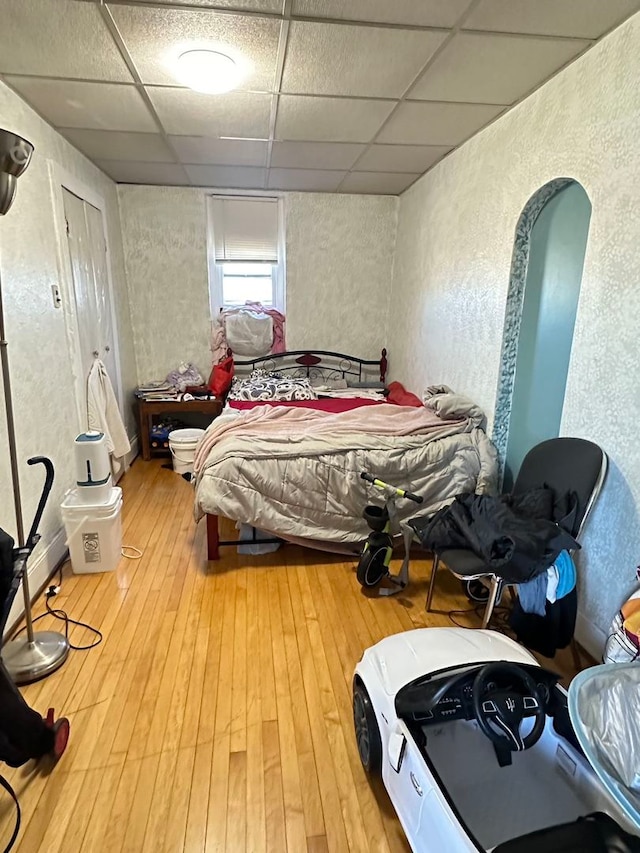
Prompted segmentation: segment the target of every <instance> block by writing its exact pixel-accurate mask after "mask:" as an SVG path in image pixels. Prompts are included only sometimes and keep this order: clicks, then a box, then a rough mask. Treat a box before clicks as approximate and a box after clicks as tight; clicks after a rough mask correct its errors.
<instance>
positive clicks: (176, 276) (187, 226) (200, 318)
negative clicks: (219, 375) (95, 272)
mask: <svg viewBox="0 0 640 853" xmlns="http://www.w3.org/2000/svg"><path fill="white" fill-rule="evenodd" d="M118 195H119V197H120V216H121V219H122V236H123V245H124V251H125V263H126V269H127V281H128V285H129V298H130V304H131V322H132V324H133V334H134V340H135V350H136V361H137V366H138V379H139V380H140V382H147V381H149V380H150V379H156V378H157V379H160V378H163V377H165V376H166V375H167V373H169V371H170V370H173V369H174V368H175V367H177V366H178V365H179V364H180V362H182V361H191V362H193V363H194V364H196V365H197V366H198V367H199V368H200V370H201V371H202V372H203V374H204V373H206V371H207V370H208V369H209V367H210V364H211V355H210V351H209V328H210V323H211V318H210V310H209V285H208V273H207V231H206V211H205V195H204V193H203V192H201V191H199V190H193V189H179V188H173V187H142V186H124V185H123V186H120V187H118ZM207 377H208V373H206V376H205V379H206V378H207Z"/></svg>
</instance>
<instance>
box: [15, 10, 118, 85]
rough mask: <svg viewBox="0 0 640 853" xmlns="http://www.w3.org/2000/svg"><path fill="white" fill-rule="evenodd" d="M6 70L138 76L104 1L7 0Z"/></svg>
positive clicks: (109, 77)
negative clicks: (103, 11) (103, 10)
mask: <svg viewBox="0 0 640 853" xmlns="http://www.w3.org/2000/svg"><path fill="white" fill-rule="evenodd" d="M0 5H1V7H2V9H1V11H2V24H1V25H0V73H4V74H41V75H43V76H49V77H86V78H89V79H92V80H116V81H117V80H121V81H126V82H132V78H131V75H130V74H129V71H128V69H127V66H126V65H125V63H124V61H123V59H122V57H121V56H120V53H119V52H118V49H117V48H116V45H115V42H114V41H113V39H112V38H111V35H110V33H109V30H108V29H107V26H106V24H105V23H104V21H103V20H102V17H101V15H100V12H99V11H98V7H97V6H95V5H93V4H90V3H75V2H73V0H55V11H54V10H53V9H52V6H53V5H54V4H52V2H51V0H2V3H1V4H0Z"/></svg>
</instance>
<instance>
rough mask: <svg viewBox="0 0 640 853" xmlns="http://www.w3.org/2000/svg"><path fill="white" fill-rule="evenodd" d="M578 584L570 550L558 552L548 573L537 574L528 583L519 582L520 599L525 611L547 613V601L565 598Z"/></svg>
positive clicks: (539, 614) (551, 601) (543, 614)
mask: <svg viewBox="0 0 640 853" xmlns="http://www.w3.org/2000/svg"><path fill="white" fill-rule="evenodd" d="M575 585H576V567H575V565H574V562H573V559H572V558H571V555H570V554H569V552H568V551H562V552H561V553H560V554H558V556H557V558H556V561H555V563H554V564H553V565H552V566H549V568H548V569H547V572H546V574H544V573H542V574H539V575H536V577H535V578H533V580H530V581H527V583H521V584H518V600H519V601H520V606H521V607H522V609H523V610H524V612H525V613H535V614H537V615H538V616H545V615H546V606H547V601H549V602H550V603H551V604H553V603H554V602H555V601H558V600H560V599H561V598H564V597H565V595H568V594H569V593H570V592H571V590H572V589H575Z"/></svg>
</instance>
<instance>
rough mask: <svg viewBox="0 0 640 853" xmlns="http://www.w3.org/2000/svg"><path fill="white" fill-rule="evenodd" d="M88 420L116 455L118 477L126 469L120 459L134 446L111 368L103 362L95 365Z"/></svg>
mask: <svg viewBox="0 0 640 853" xmlns="http://www.w3.org/2000/svg"><path fill="white" fill-rule="evenodd" d="M87 418H88V423H89V429H91V430H97V431H98V432H103V433H104V435H105V438H106V439H107V448H108V450H109V453H110V454H112V458H111V467H112V470H113V473H114V474H118V473H119V472H120V470H121V468H122V463H121V461H120V460H121V458H122V457H123V456H126V455H127V453H128V452H129V451H130V450H131V445H130V443H129V437H128V436H127V430H126V429H125V426H124V423H123V421H122V415H121V414H120V409H119V407H118V401H117V400H116V395H115V393H114V391H113V385H112V384H111V380H110V379H109V374H108V373H107V368H106V367H105V366H104V364H103V363H102V362H101V361H100V360H99V359H96V360H95V361H94V362H93V366H92V368H91V370H90V372H89V378H88V379H87Z"/></svg>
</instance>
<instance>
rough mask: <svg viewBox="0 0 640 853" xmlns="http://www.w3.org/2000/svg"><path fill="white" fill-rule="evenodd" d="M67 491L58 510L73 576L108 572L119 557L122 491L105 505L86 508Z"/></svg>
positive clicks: (114, 492)
mask: <svg viewBox="0 0 640 853" xmlns="http://www.w3.org/2000/svg"><path fill="white" fill-rule="evenodd" d="M79 491H80V490H79V489H71V490H70V491H68V492H67V494H66V495H65V498H64V500H63V502H62V504H61V506H60V509H61V510H62V520H63V521H64V526H65V530H66V533H67V544H68V545H69V553H70V555H71V568H72V569H73V571H74V573H75V574H85V573H86V572H112V571H114V569H115V568H116V566H117V565H118V562H119V560H120V557H121V554H122V516H121V512H122V489H120V488H118V487H117V486H114V487H113V488H112V489H111V494H110V496H109V500H108V501H107V502H106V503H100V504H87V503H85V502H84V501H83V499H82V497H80V496H79V494H78V492H79Z"/></svg>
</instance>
